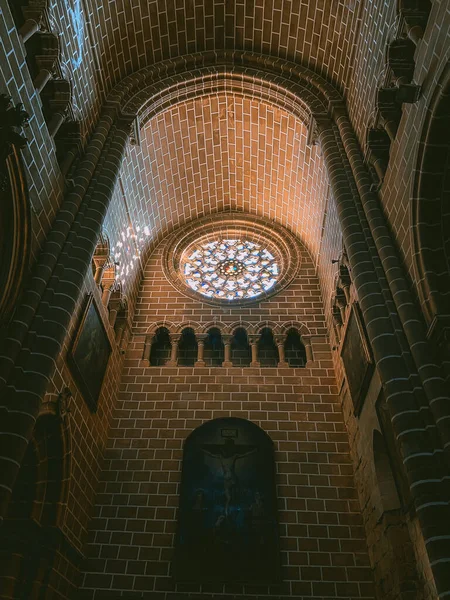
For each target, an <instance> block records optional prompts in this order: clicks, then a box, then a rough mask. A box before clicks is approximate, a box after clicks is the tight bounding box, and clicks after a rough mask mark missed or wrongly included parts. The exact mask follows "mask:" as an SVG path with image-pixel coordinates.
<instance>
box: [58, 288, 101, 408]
mask: <svg viewBox="0 0 450 600" xmlns="http://www.w3.org/2000/svg"><path fill="white" fill-rule="evenodd" d="M90 311H94V312H93V313H91V312H90ZM90 314H95V317H96V320H97V323H95V324H94V328H93V329H92V332H94V333H95V332H97V334H96V337H97V339H98V340H99V341H100V344H101V345H102V347H101V348H100V347H99V348H98V349H99V351H100V352H98V351H97V352H96V351H95V348H92V341H91V345H90V347H88V353H89V352H90V353H91V357H90V358H89V359H86V360H83V359H82V358H81V357H80V352H81V351H82V349H83V346H85V345H86V344H89V342H87V341H86V336H87V332H86V324H87V321H88V317H89V316H90ZM99 354H100V356H99ZM102 355H103V356H102ZM110 355H111V343H110V341H109V338H108V334H107V332H106V329H105V327H104V325H103V321H102V317H101V314H100V311H99V308H98V306H97V303H96V301H95V299H94V296H93V294H88V296H87V299H86V305H85V308H84V310H83V314H82V316H81V319H80V323H79V325H78V328H77V332H76V335H75V337H74V339H73V342H72V345H71V347H70V350H69V353H68V355H67V362H68V365H69V367H70V370H71V371H72V374H73V376H74V379H75V382H76V384H77V387H78V389H79V390H80V391H81V393H82V394H83V397H84V399H85V400H86V403H87V404H88V406H89V408H90V409H91V411H92V412H95V411H96V410H97V403H98V398H99V396H100V392H101V389H102V385H103V380H104V377H105V373H106V370H107V367H108V362H109V357H110ZM99 358H100V359H103V360H101V361H100V364H99V361H98V359H99ZM92 364H94V365H95V366H97V367H98V377H97V376H96V374H95V373H92V372H91V373H89V370H90V369H89V367H90V366H91V365H92Z"/></svg>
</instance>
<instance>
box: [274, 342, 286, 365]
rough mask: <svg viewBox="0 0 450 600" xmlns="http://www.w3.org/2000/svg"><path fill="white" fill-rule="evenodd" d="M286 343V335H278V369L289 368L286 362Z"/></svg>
mask: <svg viewBox="0 0 450 600" xmlns="http://www.w3.org/2000/svg"><path fill="white" fill-rule="evenodd" d="M285 341H286V336H285V335H276V336H275V343H276V345H277V348H278V368H283V367H288V366H289V364H288V363H287V362H286V358H285V355H284V342H285Z"/></svg>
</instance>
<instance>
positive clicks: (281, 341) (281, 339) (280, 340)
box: [273, 333, 286, 346]
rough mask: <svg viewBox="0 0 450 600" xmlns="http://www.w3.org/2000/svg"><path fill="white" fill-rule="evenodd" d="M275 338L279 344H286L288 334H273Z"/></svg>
mask: <svg viewBox="0 0 450 600" xmlns="http://www.w3.org/2000/svg"><path fill="white" fill-rule="evenodd" d="M273 339H274V340H275V344H276V345H277V346H279V345H280V344H284V342H285V341H286V334H285V333H277V334H275V335H274V336H273Z"/></svg>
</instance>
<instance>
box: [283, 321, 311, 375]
mask: <svg viewBox="0 0 450 600" xmlns="http://www.w3.org/2000/svg"><path fill="white" fill-rule="evenodd" d="M284 356H285V360H286V362H287V363H288V365H289V366H290V367H304V366H305V365H306V350H305V346H304V345H303V342H302V339H301V337H300V334H299V332H298V331H297V330H296V329H293V328H292V329H289V330H288V332H287V335H286V341H285V342H284Z"/></svg>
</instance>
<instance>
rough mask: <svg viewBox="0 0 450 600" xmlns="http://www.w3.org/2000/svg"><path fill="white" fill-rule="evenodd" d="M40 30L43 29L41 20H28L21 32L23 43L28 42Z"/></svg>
mask: <svg viewBox="0 0 450 600" xmlns="http://www.w3.org/2000/svg"><path fill="white" fill-rule="evenodd" d="M40 28H41V24H40V21H39V19H37V18H33V19H31V18H30V19H27V20H26V21H25V23H24V24H23V25H22V27H21V28H20V31H19V34H20V37H21V38H22V42H23V43H25V42H27V41H28V40H29V39H30V37H31V36H33V35H34V34H35V33H37V32H38V31H39V29H40Z"/></svg>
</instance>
